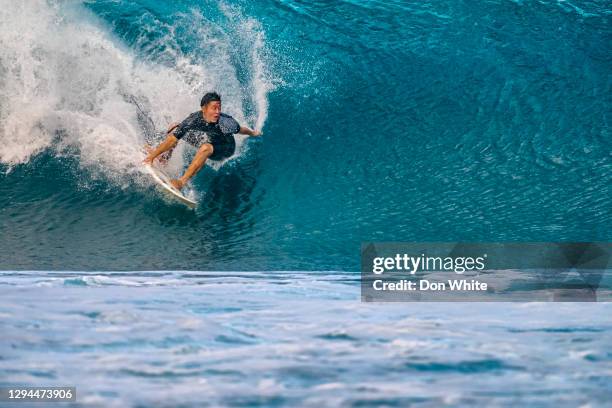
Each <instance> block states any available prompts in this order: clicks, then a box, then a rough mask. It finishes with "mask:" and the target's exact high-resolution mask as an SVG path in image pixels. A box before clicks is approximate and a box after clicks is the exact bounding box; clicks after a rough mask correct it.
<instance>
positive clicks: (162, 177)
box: [144, 164, 198, 208]
mask: <svg viewBox="0 0 612 408" xmlns="http://www.w3.org/2000/svg"><path fill="white" fill-rule="evenodd" d="M144 167H145V169H146V170H147V172H148V173H149V174H150V175H151V177H153V180H155V182H156V183H157V184H159V186H160V187H161V188H162V190H163V191H164V192H165V193H167V194H168V195H169V196H170V197H172V198H173V199H175V200H177V201H180V202H181V203H183V204H185V205H187V206H188V207H190V208H195V206H196V205H197V204H198V203H197V202H196V201H194V200H191V199H189V198H187V197H185V196H184V195H183V193H181V192H180V191H179V190H177V189H176V188H175V187H174V186H173V185H172V184H170V180H171V178H170V176H168V175H167V174H166V173H164V171H163V170H161V169H158V168H157V167H155V166H151V165H149V164H145V165H144Z"/></svg>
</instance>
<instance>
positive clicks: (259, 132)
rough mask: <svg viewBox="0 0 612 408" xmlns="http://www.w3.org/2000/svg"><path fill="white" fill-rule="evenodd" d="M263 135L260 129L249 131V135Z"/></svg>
mask: <svg viewBox="0 0 612 408" xmlns="http://www.w3.org/2000/svg"><path fill="white" fill-rule="evenodd" d="M261 135H263V132H262V131H261V130H253V131H252V132H251V136H261Z"/></svg>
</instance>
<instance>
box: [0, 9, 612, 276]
mask: <svg viewBox="0 0 612 408" xmlns="http://www.w3.org/2000/svg"><path fill="white" fill-rule="evenodd" d="M3 9H4V10H3V11H2V12H1V13H2V14H0V15H1V16H2V31H1V33H2V42H3V47H2V51H1V53H0V61H1V69H0V78H1V80H0V98H1V99H0V100H1V101H2V103H1V104H0V106H1V108H0V137H2V140H3V143H2V147H1V148H0V166H1V169H0V170H1V173H0V190H1V191H0V208H1V209H2V210H1V211H2V213H1V216H0V228H1V229H2V231H3V234H2V235H3V237H2V244H3V245H2V246H1V248H0V255H1V256H2V259H3V268H4V269H69V270H76V269H78V270H89V269H95V270H100V269H102V270H135V269H138V270H163V269H179V270H182V269H192V270H238V269H239V270H256V271H261V270H271V269H273V270H346V271H355V270H357V269H358V251H359V245H360V243H361V242H364V241H460V240H470V241H592V240H600V241H606V240H609V239H610V237H611V236H612V233H611V232H612V229H611V225H612V223H611V222H610V221H611V219H612V211H611V207H610V205H609V203H610V201H611V199H612V190H611V189H610V174H611V173H610V170H611V169H612V156H611V154H612V153H611V151H612V149H611V147H612V143H611V140H612V139H611V137H610V129H609V123H610V102H611V97H610V95H612V92H610V91H611V89H610V88H611V84H612V80H611V76H610V66H611V57H610V56H611V55H612V52H611V51H612V50H611V49H610V48H611V46H610V44H612V41H610V39H611V38H612V36H611V34H612V30H611V28H610V19H611V13H612V9H611V8H610V5H609V2H605V1H600V2H594V1H590V2H568V1H564V2H557V1H537V2H516V1H506V0H504V1H501V0H500V1H489V2H484V3H480V2H479V3H474V4H472V3H471V2H455V1H448V2H433V3H427V2H416V3H412V4H411V3H406V2H392V1H388V2H378V1H377V2H374V1H364V2H350V1H339V2H336V3H335V4H334V5H333V6H331V5H330V3H328V2H298V1H282V2H269V1H263V2H236V3H233V2H221V3H218V2H207V1H203V2H187V1H182V2H172V3H167V2H157V1H139V2H127V1H95V2H94V1H85V2H83V3H82V4H78V2H68V3H66V2H54V1H49V2H46V1H39V2H36V1H32V2H27V3H26V4H12V2H11V4H7V5H6V7H3ZM25 27H27V30H25ZM24 31H26V32H27V33H28V35H27V36H22V32H24ZM210 89H216V90H218V91H219V92H220V93H222V94H223V97H224V110H225V111H226V112H228V113H229V114H231V115H233V116H235V117H236V118H238V119H239V120H240V121H241V122H242V123H244V124H248V125H250V126H255V125H257V126H258V127H262V128H263V131H264V137H263V138H262V139H261V140H255V139H250V140H242V141H241V142H240V145H241V148H240V151H239V154H238V157H236V158H235V159H233V160H230V161H229V162H227V163H225V164H223V165H222V166H221V167H218V166H217V168H211V167H207V168H206V169H205V170H204V171H202V172H201V173H200V174H199V175H198V176H197V177H196V178H195V180H194V182H193V186H192V190H191V191H190V194H192V196H193V197H195V198H196V199H197V200H199V202H200V206H199V208H198V209H197V210H196V211H195V212H192V211H187V210H185V209H184V208H181V207H180V206H176V205H171V204H169V203H168V202H166V201H164V199H163V197H162V196H160V194H159V193H157V192H155V191H154V190H153V189H152V186H151V184H150V180H149V179H148V178H147V177H145V176H144V175H143V174H142V172H141V171H140V169H139V167H138V163H139V160H140V158H141V153H140V151H139V148H140V146H141V145H142V143H144V141H145V140H147V138H149V139H155V132H156V131H158V132H159V131H161V130H162V129H164V128H165V127H166V126H167V124H168V123H170V122H172V121H176V120H180V119H182V118H183V117H184V116H185V115H186V114H187V113H190V112H192V111H194V110H195V109H197V106H198V101H199V98H200V97H201V95H202V93H203V92H205V91H206V90H210ZM192 154H193V152H192V151H190V150H189V149H184V151H183V152H182V154H179V155H176V156H177V157H176V158H175V159H176V160H175V162H174V163H172V169H173V170H174V171H179V170H181V169H183V168H184V167H185V166H186V164H187V163H188V161H189V160H190V157H191V155H192Z"/></svg>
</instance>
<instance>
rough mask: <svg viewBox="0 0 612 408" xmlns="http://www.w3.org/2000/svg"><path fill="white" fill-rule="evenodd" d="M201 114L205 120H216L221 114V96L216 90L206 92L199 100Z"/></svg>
mask: <svg viewBox="0 0 612 408" xmlns="http://www.w3.org/2000/svg"><path fill="white" fill-rule="evenodd" d="M200 107H201V108H202V115H204V120H205V121H207V122H217V121H218V120H219V115H221V96H220V95H219V94H218V93H216V92H208V93H207V94H206V95H204V96H203V97H202V100H201V101H200Z"/></svg>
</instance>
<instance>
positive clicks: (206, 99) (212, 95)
mask: <svg viewBox="0 0 612 408" xmlns="http://www.w3.org/2000/svg"><path fill="white" fill-rule="evenodd" d="M213 101H219V102H221V95H219V94H218V93H216V92H208V93H207V94H206V95H204V96H203V97H202V100H201V101H200V106H206V105H208V104H209V103H210V102H213Z"/></svg>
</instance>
